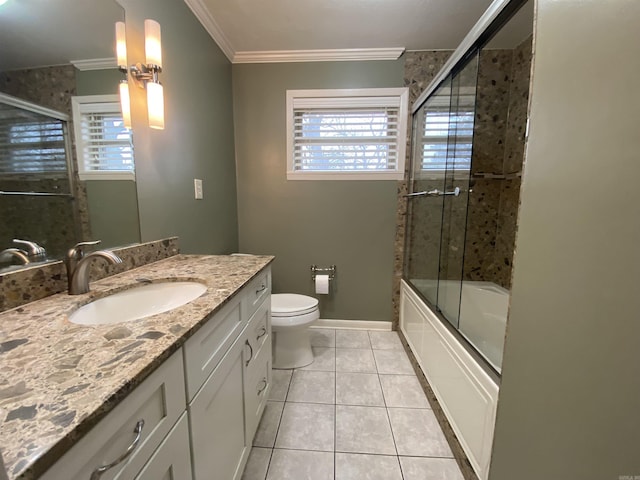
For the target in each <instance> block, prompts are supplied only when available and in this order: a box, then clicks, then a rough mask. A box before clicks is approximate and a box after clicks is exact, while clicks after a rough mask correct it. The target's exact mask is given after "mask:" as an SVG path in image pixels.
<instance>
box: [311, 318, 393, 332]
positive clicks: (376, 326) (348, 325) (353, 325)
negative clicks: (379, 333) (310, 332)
mask: <svg viewBox="0 0 640 480" xmlns="http://www.w3.org/2000/svg"><path fill="white" fill-rule="evenodd" d="M311 328H337V329H350V330H383V331H387V332H390V331H391V322H374V321H370V320H335V319H322V318H321V319H320V320H318V321H317V322H316V323H314V324H313V326H312V327H311Z"/></svg>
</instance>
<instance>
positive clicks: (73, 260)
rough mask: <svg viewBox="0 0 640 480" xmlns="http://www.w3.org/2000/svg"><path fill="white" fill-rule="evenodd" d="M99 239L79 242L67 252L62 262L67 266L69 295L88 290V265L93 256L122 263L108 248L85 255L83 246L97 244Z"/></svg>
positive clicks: (113, 262)
mask: <svg viewBox="0 0 640 480" xmlns="http://www.w3.org/2000/svg"><path fill="white" fill-rule="evenodd" d="M99 243H100V240H96V241H94V242H80V243H77V244H76V246H75V247H73V248H71V249H70V250H69V251H68V252H67V256H66V257H65V259H64V263H65V265H66V267H67V280H68V282H69V295H80V294H82V293H87V292H88V291H89V265H90V264H91V261H92V260H93V259H95V258H104V259H105V260H106V261H107V262H109V263H111V264H112V265H115V264H118V263H122V259H121V258H120V257H119V256H117V255H116V254H115V253H113V252H111V251H109V250H97V251H95V252H91V253H88V254H86V255H85V253H84V251H83V248H84V247H86V246H88V245H97V244H99Z"/></svg>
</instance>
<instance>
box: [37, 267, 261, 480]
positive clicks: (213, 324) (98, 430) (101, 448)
mask: <svg viewBox="0 0 640 480" xmlns="http://www.w3.org/2000/svg"><path fill="white" fill-rule="evenodd" d="M270 298H271V272H270V269H269V268H268V267H267V268H265V269H264V270H262V271H261V272H260V273H259V274H258V275H257V276H256V278H254V279H253V280H252V281H251V282H249V284H248V285H246V286H245V287H243V288H242V289H241V290H240V291H239V292H237V294H236V295H234V296H233V297H232V298H231V299H229V300H228V302H227V303H226V304H225V305H224V306H223V307H222V308H220V309H219V310H218V311H217V312H216V313H215V314H214V315H212V316H211V317H210V318H209V319H208V320H207V321H206V322H205V323H204V325H202V326H201V327H200V328H199V329H198V331H197V332H196V333H195V334H194V335H193V336H192V337H190V338H189V339H188V340H187V342H186V343H185V344H184V345H183V346H182V348H180V349H179V350H178V351H176V352H175V353H174V354H173V355H172V356H171V357H170V358H169V359H168V360H166V361H165V362H164V363H163V364H162V365H160V366H159V367H158V368H157V369H156V370H155V371H154V372H153V373H152V374H151V375H150V376H149V377H148V378H147V379H145V380H144V381H143V382H142V383H141V384H140V385H139V386H137V387H136V388H135V390H133V391H132V392H131V393H130V394H129V395H128V396H127V397H126V398H125V399H124V400H122V401H121V402H120V403H119V404H118V405H117V406H116V407H115V408H114V409H113V410H112V411H111V412H110V413H109V414H107V416H106V417H105V418H103V419H102V420H101V421H100V422H98V424H97V425H96V426H95V427H93V428H92V429H91V431H89V433H87V435H86V436H85V437H83V438H82V439H81V440H80V441H79V442H78V443H76V445H75V446H73V447H72V448H71V449H70V450H69V451H68V452H67V453H66V454H65V455H64V456H63V457H62V458H61V459H60V460H58V461H57V462H56V463H55V464H54V465H53V466H52V467H51V468H50V469H49V470H48V471H47V472H46V473H45V474H44V475H43V476H42V477H41V479H43V480H98V479H99V480H235V479H237V480H239V479H240V477H241V476H242V473H243V470H244V467H245V464H246V462H247V458H248V456H249V452H250V450H251V445H252V443H253V437H254V435H255V431H256V429H257V426H258V423H259V422H260V417H261V416H262V413H263V411H264V408H265V405H266V399H267V396H268V393H269V390H270V389H271V338H272V337H271V300H270ZM141 421H144V425H143V426H141V425H140V424H141ZM140 426H141V428H140ZM138 433H139V435H138ZM128 450H129V451H130V452H129V453H128V454H127V455H126V456H124V457H123V454H124V452H127V451H128ZM119 457H121V458H119ZM116 459H120V460H121V461H119V462H117V465H114V466H113V467H111V468H109V469H107V470H106V471H104V472H103V473H100V474H99V475H96V474H95V473H94V474H93V476H92V472H94V471H95V470H96V468H99V467H100V466H103V465H108V464H110V463H112V462H114V460H116Z"/></svg>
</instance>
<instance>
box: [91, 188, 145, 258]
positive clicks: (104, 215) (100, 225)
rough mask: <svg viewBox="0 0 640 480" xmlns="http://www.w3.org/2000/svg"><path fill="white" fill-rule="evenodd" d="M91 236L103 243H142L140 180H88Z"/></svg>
mask: <svg viewBox="0 0 640 480" xmlns="http://www.w3.org/2000/svg"><path fill="white" fill-rule="evenodd" d="M84 184H85V186H86V188H87V203H88V204H89V219H90V223H91V236H92V238H94V239H95V240H102V243H101V246H104V247H109V248H111V247H118V246H122V245H129V244H131V243H138V242H139V241H140V233H139V232H140V227H139V221H138V209H137V208H135V207H136V203H135V202H136V183H135V182H132V181H131V180H87V181H86V182H84Z"/></svg>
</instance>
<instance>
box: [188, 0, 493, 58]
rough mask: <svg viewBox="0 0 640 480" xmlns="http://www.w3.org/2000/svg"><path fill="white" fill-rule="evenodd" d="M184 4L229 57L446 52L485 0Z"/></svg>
mask: <svg viewBox="0 0 640 480" xmlns="http://www.w3.org/2000/svg"><path fill="white" fill-rule="evenodd" d="M185 2H186V3H187V4H188V5H189V6H190V7H191V9H192V10H193V11H194V13H195V14H196V16H197V17H198V18H199V20H200V21H201V23H202V24H203V25H204V26H205V28H206V29H207V30H208V31H209V33H210V34H211V36H212V37H214V39H215V40H216V41H217V43H218V45H220V47H221V48H222V50H223V51H224V52H225V54H226V55H227V56H228V57H229V58H230V59H231V60H232V61H236V60H238V59H242V57H243V56H244V55H246V53H247V52H273V51H287V52H290V51H315V50H343V49H388V48H395V49H398V48H399V49H400V50H399V51H400V52H401V51H402V50H403V49H406V50H453V49H455V48H456V47H457V46H458V44H459V43H460V42H461V40H462V39H463V38H464V36H465V35H466V34H467V32H468V31H469V30H470V29H471V27H472V26H473V25H474V24H475V23H476V21H477V20H478V19H479V18H480V16H481V15H482V13H483V12H484V11H485V10H486V9H487V7H488V6H489V5H490V3H491V0H269V1H264V0H234V1H229V0H185ZM396 56H397V55H396Z"/></svg>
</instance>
